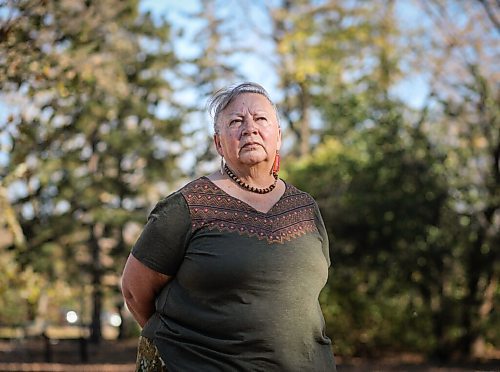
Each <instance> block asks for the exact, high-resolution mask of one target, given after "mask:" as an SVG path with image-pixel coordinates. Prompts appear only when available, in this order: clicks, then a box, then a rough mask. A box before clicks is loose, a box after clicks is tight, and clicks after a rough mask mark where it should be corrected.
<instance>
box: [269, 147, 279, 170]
mask: <svg viewBox="0 0 500 372" xmlns="http://www.w3.org/2000/svg"><path fill="white" fill-rule="evenodd" d="M279 171H280V153H279V152H278V151H276V156H275V157H274V163H273V168H272V170H271V174H278V172H279Z"/></svg>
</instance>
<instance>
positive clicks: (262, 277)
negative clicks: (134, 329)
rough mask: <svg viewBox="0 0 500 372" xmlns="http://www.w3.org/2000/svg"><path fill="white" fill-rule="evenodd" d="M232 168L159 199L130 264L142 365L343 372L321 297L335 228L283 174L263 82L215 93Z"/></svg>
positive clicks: (218, 136)
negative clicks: (337, 369)
mask: <svg viewBox="0 0 500 372" xmlns="http://www.w3.org/2000/svg"><path fill="white" fill-rule="evenodd" d="M210 110H211V112H212V113H213V118H214V130H215V134H214V143H215V147H216V149H217V152H218V153H219V154H220V156H221V171H220V172H216V173H213V174H211V175H209V176H208V177H201V178H199V179H197V180H195V181H192V182H191V183H189V184H187V185H186V186H184V187H183V188H181V189H180V190H179V191H177V192H175V193H173V194H171V195H170V196H168V197H167V198H165V199H164V200H162V201H160V202H159V203H158V204H157V205H156V207H155V208H154V210H153V211H152V212H151V214H150V216H149V218H148V223H147V225H146V226H145V228H144V231H143V232H142V234H141V236H140V237H139V239H138V241H137V243H136V244H135V246H134V247H133V249H132V253H131V255H130V256H129V258H128V261H127V264H126V265H125V269H124V272H123V279H122V291H123V295H124V297H125V300H126V302H127V305H128V308H129V309H130V311H131V312H132V314H133V315H134V317H135V319H136V320H137V321H138V322H139V324H140V325H141V326H142V327H143V330H142V336H141V340H140V343H139V353H138V367H137V368H138V370H149V371H151V370H159V371H160V370H168V371H182V372H184V371H204V372H207V371H266V372H268V371H334V370H335V362H334V358H333V354H332V350H331V342H330V339H329V338H328V337H326V335H325V329H324V320H323V315H322V313H321V309H320V307H319V302H318V295H319V292H320V290H321V289H322V288H323V286H324V285H325V283H326V280H327V276H328V267H329V265H330V258H329V251H328V246H329V244H328V237H327V235H326V231H325V227H324V224H323V221H322V219H321V215H320V212H319V209H318V206H317V205H316V203H315V201H314V200H313V199H312V198H311V196H310V195H308V194H306V193H304V192H302V191H299V190H298V189H297V188H295V187H294V186H292V185H290V184H288V183H285V182H284V181H283V180H281V179H279V178H278V170H279V150H280V146H281V129H280V126H279V121H278V114H277V110H276V107H275V106H274V105H273V104H272V102H271V99H270V98H269V95H268V94H267V92H266V91H265V90H264V88H262V87H261V86H260V85H258V84H254V83H244V84H241V85H238V86H235V87H231V88H228V89H225V90H222V91H219V92H217V93H216V94H215V96H214V97H213V98H212V100H211V102H210Z"/></svg>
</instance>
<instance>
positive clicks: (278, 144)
mask: <svg viewBox="0 0 500 372" xmlns="http://www.w3.org/2000/svg"><path fill="white" fill-rule="evenodd" d="M280 149H281V127H278V141H277V143H276V150H278V151H279V150H280Z"/></svg>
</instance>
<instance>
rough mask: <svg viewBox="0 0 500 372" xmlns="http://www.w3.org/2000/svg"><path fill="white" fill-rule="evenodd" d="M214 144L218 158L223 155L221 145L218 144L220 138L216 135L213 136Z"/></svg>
mask: <svg viewBox="0 0 500 372" xmlns="http://www.w3.org/2000/svg"><path fill="white" fill-rule="evenodd" d="M214 144H215V148H216V149H217V153H218V154H219V155H220V156H224V153H223V152H222V145H221V144H220V138H219V136H218V135H217V133H215V134H214Z"/></svg>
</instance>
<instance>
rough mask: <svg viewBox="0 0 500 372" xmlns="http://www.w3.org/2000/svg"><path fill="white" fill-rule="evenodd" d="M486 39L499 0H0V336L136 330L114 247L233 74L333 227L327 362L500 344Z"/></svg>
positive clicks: (203, 163)
mask: <svg viewBox="0 0 500 372" xmlns="http://www.w3.org/2000/svg"><path fill="white" fill-rule="evenodd" d="M499 41H500V3H499V1H498V0H468V1H459V0H455V1H452V0H449V1H446V0H399V1H394V0H393V1H391V0H373V1H356V0H336V1H326V0H324V1H322V0H296V1H288V0H272V1H264V0H259V1H220V0H209V1H197V0H184V1H182V2H178V1H173V0H171V1H170V0H169V1H161V2H160V1H156V2H155V1H153V0H148V1H146V0H144V1H134V0H124V1H122V0H120V1H119V0H105V1H92V0H86V1H78V0H32V1H26V0H2V1H0V65H1V68H0V339H3V340H7V341H9V342H10V341H12V340H17V341H19V340H21V341H22V340H24V339H27V338H30V337H37V336H42V337H44V339H45V340H58V339H64V338H74V339H82V338H83V339H85V340H88V342H90V343H91V344H99V343H102V342H105V341H106V340H124V339H127V338H129V339H130V338H131V339H134V340H135V339H136V338H137V336H138V334H139V329H138V327H137V326H136V324H135V322H134V321H133V320H132V318H131V316H130V314H129V313H128V311H127V310H126V308H125V307H124V304H123V300H122V298H121V295H120V289H119V284H120V274H121V271H122V268H123V266H124V263H125V260H126V258H127V256H128V253H129V251H130V249H131V246H132V245H133V243H134V242H135V239H136V238H137V237H138V234H139V232H140V230H141V228H142V226H143V225H144V223H145V222H146V217H147V214H148V212H149V211H150V210H151V208H152V207H153V206H154V204H155V203H156V201H158V200H159V199H160V198H162V197H164V196H166V195H168V194H169V193H170V192H172V191H173V190H175V189H177V188H178V187H180V186H182V185H183V184H185V183H187V182H188V181H189V180H191V179H193V178H194V177H198V176H201V175H204V174H206V173H208V172H211V171H213V170H215V169H217V166H218V159H217V156H216V152H215V150H214V148H213V145H212V135H213V131H212V127H211V122H210V118H209V116H208V114H207V113H206V110H205V104H206V100H207V98H208V96H209V95H210V94H211V93H213V92H214V91H215V90H217V89H219V88H221V87H224V86H226V85H228V84H234V83H238V82H243V81H247V80H251V81H255V82H258V83H260V84H262V85H264V86H265V87H266V88H267V89H268V91H269V92H270V94H271V96H272V97H273V99H274V100H275V102H276V103H277V104H278V107H279V109H280V116H281V124H282V128H283V133H284V149H283V151H282V159H283V161H282V165H283V167H284V170H283V171H282V173H281V176H282V178H284V179H285V180H287V181H289V182H291V183H293V184H295V185H296V186H298V187H299V188H302V189H304V190H306V191H307V192H309V193H311V194H312V195H313V196H314V197H315V198H316V200H317V201H318V203H319V206H320V208H321V211H322V213H323V217H324V220H325V223H326V226H327V229H328V231H329V234H330V236H331V238H332V239H331V244H332V249H333V257H332V259H333V266H332V269H331V272H330V280H329V282H328V285H327V287H325V289H324V291H323V292H322V294H321V302H322V307H323V312H324V315H325V318H326V322H327V329H328V331H329V335H330V337H331V338H332V339H333V341H334V352H335V353H336V354H337V355H338V356H339V360H353V358H357V357H363V358H376V357H381V356H383V355H391V354H398V355H407V354H408V355H417V356H419V359H418V360H420V361H426V360H436V361H440V362H442V363H444V362H446V361H454V360H455V361H456V360H492V359H494V360H500V315H499V313H498V306H499V303H500V288H499V285H498V283H499V276H500V260H499V253H500V165H499V161H500V106H499V102H500V93H499V92H500V89H499V88H500V79H499V78H500V63H499V61H500V58H499V52H500V43H499ZM21 341H19V342H20V343H19V342H18V343H16V344H15V345H17V346H15V347H13V348H11V349H9V350H11V351H12V350H14V349H15V348H16V347H17V348H18V349H15V350H19V347H21V348H22V345H23V344H22V342H21ZM52 344H55V342H52ZM47 345H48V344H47ZM53 346H54V345H53ZM46 347H48V346H46ZM56 348H57V345H55V346H54V350H55V349H56ZM0 355H3V357H6V355H7V353H3V354H1V353H0ZM19 355H20V357H19V358H21V359H22V358H28V357H27V356H26V355H27V354H23V353H20V354H19ZM0 358H2V356H0ZM28 359H29V358H28ZM132 360H133V355H132ZM497 366H498V364H497Z"/></svg>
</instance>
